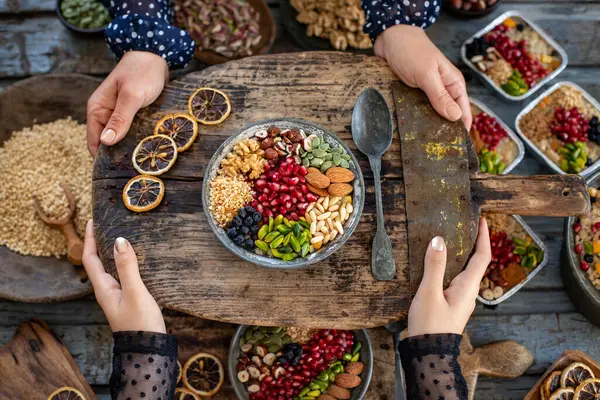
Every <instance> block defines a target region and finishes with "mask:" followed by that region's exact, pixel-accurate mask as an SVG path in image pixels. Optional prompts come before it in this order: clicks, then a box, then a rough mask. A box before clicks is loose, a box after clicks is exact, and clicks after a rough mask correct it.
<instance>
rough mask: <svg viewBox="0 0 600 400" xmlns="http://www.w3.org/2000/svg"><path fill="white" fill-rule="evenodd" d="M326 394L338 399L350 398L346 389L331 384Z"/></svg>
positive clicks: (345, 399)
mask: <svg viewBox="0 0 600 400" xmlns="http://www.w3.org/2000/svg"><path fill="white" fill-rule="evenodd" d="M327 394H328V395H330V396H332V397H335V398H336V399H340V400H348V399H349V398H350V391H349V390H348V389H344V388H341V387H339V386H337V385H333V384H331V385H329V387H328V388H327Z"/></svg>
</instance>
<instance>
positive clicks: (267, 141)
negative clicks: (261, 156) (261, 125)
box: [260, 137, 275, 150]
mask: <svg viewBox="0 0 600 400" xmlns="http://www.w3.org/2000/svg"><path fill="white" fill-rule="evenodd" d="M274 144H275V142H273V139H272V138H270V137H268V138H266V139H265V140H263V141H262V142H260V148H261V149H263V150H266V149H268V148H270V147H273V145H274Z"/></svg>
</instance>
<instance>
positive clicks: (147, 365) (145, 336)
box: [110, 331, 178, 400]
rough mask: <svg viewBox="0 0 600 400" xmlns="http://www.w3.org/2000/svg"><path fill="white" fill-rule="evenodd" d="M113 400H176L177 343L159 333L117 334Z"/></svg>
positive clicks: (112, 377) (114, 350)
mask: <svg viewBox="0 0 600 400" xmlns="http://www.w3.org/2000/svg"><path fill="white" fill-rule="evenodd" d="M113 338H114V341H115V344H114V348H113V370H112V374H111V376H110V394H111V398H112V399H113V400H138V399H145V400H172V399H173V398H174V394H175V385H176V384H177V373H178V371H177V340H176V339H175V336H171V335H165V334H162V333H155V332H141V331H140V332H126V331H124V332H115V333H114V334H113Z"/></svg>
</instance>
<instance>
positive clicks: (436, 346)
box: [400, 333, 468, 400]
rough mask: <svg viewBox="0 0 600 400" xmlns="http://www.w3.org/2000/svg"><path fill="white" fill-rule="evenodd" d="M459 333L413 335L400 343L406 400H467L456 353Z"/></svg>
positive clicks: (457, 352)
mask: <svg viewBox="0 0 600 400" xmlns="http://www.w3.org/2000/svg"><path fill="white" fill-rule="evenodd" d="M461 340H462V336H461V335H455V334H450V333H448V334H438V335H424V336H413V337H409V338H407V339H404V340H403V341H401V342H400V354H401V357H402V367H403V368H404V374H405V377H406V392H407V398H408V399H409V400H418V399H435V400H467V395H468V389H467V382H466V381H465V378H464V377H463V375H462V371H461V369H460V365H459V364H458V356H459V354H460V349H459V346H460V342H461Z"/></svg>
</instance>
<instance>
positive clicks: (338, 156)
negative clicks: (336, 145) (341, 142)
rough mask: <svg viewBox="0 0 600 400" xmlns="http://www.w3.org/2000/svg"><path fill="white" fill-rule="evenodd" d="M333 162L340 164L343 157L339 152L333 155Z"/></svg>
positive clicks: (336, 164)
mask: <svg viewBox="0 0 600 400" xmlns="http://www.w3.org/2000/svg"><path fill="white" fill-rule="evenodd" d="M332 161H333V164H334V165H335V166H336V167H337V166H339V165H340V161H342V157H340V155H339V154H337V153H335V154H334V155H333V157H332Z"/></svg>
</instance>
